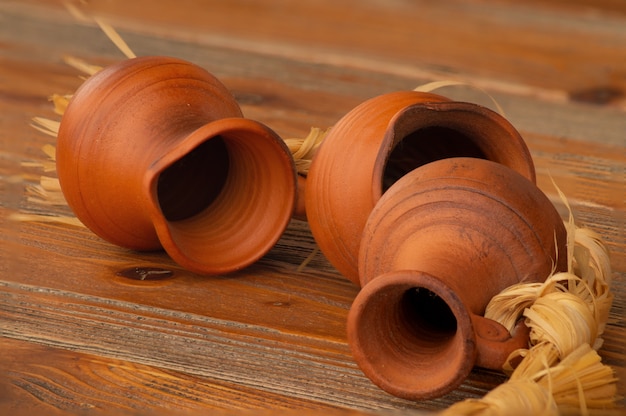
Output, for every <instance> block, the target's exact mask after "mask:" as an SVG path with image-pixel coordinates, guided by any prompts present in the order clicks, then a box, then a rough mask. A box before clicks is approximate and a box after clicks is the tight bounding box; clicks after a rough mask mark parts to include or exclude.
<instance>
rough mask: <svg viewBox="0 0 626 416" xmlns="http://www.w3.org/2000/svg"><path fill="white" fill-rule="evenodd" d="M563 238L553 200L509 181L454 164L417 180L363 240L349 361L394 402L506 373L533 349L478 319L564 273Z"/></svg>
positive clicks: (461, 161) (395, 191)
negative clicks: (518, 291)
mask: <svg viewBox="0 0 626 416" xmlns="http://www.w3.org/2000/svg"><path fill="white" fill-rule="evenodd" d="M565 234H566V233H565V228H564V225H563V222H562V220H561V218H560V217H559V215H558V213H557V212H556V210H555V208H554V206H553V205H552V204H551V203H550V201H549V200H548V198H547V197H546V196H545V195H544V194H543V193H542V192H541V191H540V190H539V189H538V188H537V187H536V186H535V185H534V184H533V183H532V182H531V181H529V180H528V179H526V178H525V177H523V176H522V175H520V174H518V173H517V172H515V171H513V170H512V169H510V168H508V167H506V166H503V165H501V164H497V163H494V162H491V161H487V160H481V159H472V158H451V159H445V160H440V161H435V162H432V163H430V164H427V165H424V166H422V167H420V168H417V169H415V170H414V171H412V172H410V173H409V174H407V175H405V176H404V177H403V178H401V179H400V180H398V181H397V182H396V183H395V184H394V185H393V186H392V187H391V188H390V189H389V190H388V191H387V192H386V193H385V194H384V195H383V196H382V198H381V199H380V201H379V202H378V203H377V204H376V207H375V208H374V210H373V211H372V213H371V215H370V217H369V219H368V221H367V224H366V226H365V229H364V232H363V239H362V243H361V248H360V254H359V271H360V274H361V284H362V285H363V288H362V290H361V291H360V292H359V294H358V295H357V297H356V299H355V301H354V303H353V305H352V307H351V309H350V313H349V317H348V340H349V343H350V346H351V348H352V351H353V354H354V358H355V360H356V361H357V363H358V364H359V366H360V367H361V369H362V370H363V372H364V373H365V374H366V375H367V376H368V377H369V378H370V379H371V380H372V381H374V383H376V384H377V385H379V386H380V387H381V388H383V389H384V390H386V391H388V392H389V393H391V394H394V395H396V396H400V397H404V398H408V399H426V398H433V397H437V396H441V395H443V394H445V393H447V392H449V391H451V390H453V389H454V388H456V387H457V386H458V385H459V384H461V382H462V381H463V380H464V379H465V378H466V377H467V375H468V374H469V372H470V370H471V369H472V367H473V366H474V365H478V366H481V367H486V368H491V369H501V368H502V364H503V363H504V361H505V359H506V358H507V357H508V355H509V353H511V352H512V351H513V350H515V349H518V348H523V347H526V346H527V343H528V329H527V328H526V327H525V325H524V324H523V323H521V322H520V323H518V325H517V327H516V328H515V330H514V332H513V334H512V336H511V335H510V334H509V333H508V331H507V330H506V329H505V328H504V327H502V326H501V325H500V324H498V323H496V322H495V321H492V320H489V319H486V318H484V317H482V315H483V314H484V311H485V307H486V306H487V304H488V302H489V301H490V300H491V298H492V297H493V296H494V295H496V294H497V293H499V292H500V291H501V290H502V289H504V288H506V287H508V286H510V285H513V284H515V283H518V282H539V281H544V280H545V279H546V278H547V277H548V276H549V274H550V272H551V271H552V270H564V269H565V268H566V256H565V252H566V251H565V250H566V249H565V242H566V235H565Z"/></svg>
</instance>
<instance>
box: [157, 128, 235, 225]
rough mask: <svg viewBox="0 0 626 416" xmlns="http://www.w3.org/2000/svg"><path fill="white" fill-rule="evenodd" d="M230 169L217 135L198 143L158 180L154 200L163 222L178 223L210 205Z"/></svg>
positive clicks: (224, 148) (222, 143)
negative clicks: (163, 218) (156, 202)
mask: <svg viewBox="0 0 626 416" xmlns="http://www.w3.org/2000/svg"><path fill="white" fill-rule="evenodd" d="M229 169H230V160H229V155H228V149H227V147H226V144H225V143H224V139H223V138H222V137H221V136H216V137H212V138H210V140H206V141H204V142H202V143H200V144H199V145H198V146H197V147H196V148H194V149H192V150H191V151H190V152H189V153H187V154H186V155H184V156H183V157H181V158H180V159H178V160H177V161H175V162H174V163H172V164H171V165H170V166H168V167H167V168H165V169H164V170H163V171H162V172H161V173H160V174H159V177H158V181H157V199H158V202H159V206H160V208H161V211H162V213H163V216H164V217H165V219H166V220H167V221H181V220H185V219H187V218H190V217H193V216H194V215H197V214H199V213H200V212H202V211H203V210H204V209H206V208H207V207H208V206H209V205H211V204H212V203H213V202H214V201H215V200H216V199H217V197H218V196H219V194H220V192H222V189H223V188H224V185H225V183H226V179H227V178H228V173H229Z"/></svg>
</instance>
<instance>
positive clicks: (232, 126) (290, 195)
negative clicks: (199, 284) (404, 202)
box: [57, 57, 296, 274]
mask: <svg viewBox="0 0 626 416" xmlns="http://www.w3.org/2000/svg"><path fill="white" fill-rule="evenodd" d="M57 171H58V175H59V180H60V183H61V188H62V190H63V193H64V195H65V197H66V199H67V202H68V204H69V205H70V207H71V208H72V210H73V211H74V212H75V214H76V216H77V217H78V218H79V219H80V220H81V221H82V222H83V223H84V224H85V225H86V226H87V227H89V228H90V229H91V230H92V231H93V232H95V233H96V234H97V235H99V236H100V237H102V238H104V239H105V240H108V241H110V242H112V243H114V244H117V245H119V246H123V247H127V248H131V249H135V250H154V249H158V248H160V247H163V248H164V249H165V250H166V251H167V252H168V253H169V254H170V256H171V257H172V258H173V259H174V260H175V261H177V262H178V263H179V264H181V265H182V266H184V267H186V268H188V269H190V270H193V271H196V272H199V273H209V274H213V273H225V272H230V271H233V270H237V269H240V268H242V267H244V266H246V265H248V264H250V263H252V262H253V261H255V260H257V259H258V258H259V257H261V256H262V255H263V254H265V253H266V252H267V251H268V250H269V249H270V248H271V247H272V245H273V244H274V243H275V242H276V241H277V240H278V238H279V237H280V235H281V233H282V232H283V231H284V229H285V227H286V226H287V224H288V222H289V220H290V218H291V215H292V213H293V208H294V204H295V196H296V175H295V167H294V163H293V158H292V157H291V154H290V153H289V150H288V148H287V146H286V145H285V144H284V142H283V141H282V140H281V139H280V138H279V137H278V136H277V135H276V134H275V133H274V132H273V131H272V130H270V129H269V128H267V127H265V126H264V125H262V124H260V123H257V122H255V121H252V120H247V119H244V118H243V117H242V114H241V110H240V108H239V106H238V104H237V102H236V101H235V99H234V98H233V96H232V95H231V94H230V93H229V92H228V90H227V89H226V87H224V85H222V84H221V83H220V82H219V81H218V80H217V79H216V78H215V77H214V76H212V75H211V74H209V73H208V72H207V71H205V70H204V69H202V68H200V67H198V66H196V65H193V64H191V63H189V62H185V61H181V60H178V59H173V58H166V57H142V58H136V59H131V60H127V61H123V62H120V63H119V64H116V65H112V66H110V67H108V68H105V69H104V70H102V71H101V72H99V73H97V74H96V75H94V76H93V77H91V78H89V79H88V80H87V81H86V82H85V83H84V84H83V85H82V86H81V87H80V88H79V89H78V91H77V92H76V94H75V95H74V97H73V99H72V100H71V102H70V104H69V106H68V108H67V111H66V113H65V114H64V116H63V119H62V121H61V126H60V129H59V135H58V145H57Z"/></svg>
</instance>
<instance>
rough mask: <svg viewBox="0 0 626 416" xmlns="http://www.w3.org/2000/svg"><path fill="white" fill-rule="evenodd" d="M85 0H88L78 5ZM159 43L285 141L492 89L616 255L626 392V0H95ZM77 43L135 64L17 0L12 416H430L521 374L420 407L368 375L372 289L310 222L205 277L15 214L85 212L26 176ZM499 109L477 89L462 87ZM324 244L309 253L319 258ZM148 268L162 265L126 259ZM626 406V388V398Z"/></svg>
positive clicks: (11, 97) (1, 61)
mask: <svg viewBox="0 0 626 416" xmlns="http://www.w3.org/2000/svg"><path fill="white" fill-rule="evenodd" d="M75 4H76V5H79V3H78V2H76V3H75ZM80 7H82V8H81V10H82V11H83V12H84V13H95V14H98V15H100V16H102V17H104V18H106V19H107V20H108V21H109V22H111V23H113V24H114V25H115V26H116V27H118V28H119V29H120V31H121V33H122V35H123V37H124V38H125V39H126V40H127V42H128V43H129V44H130V45H131V47H132V48H133V49H134V50H135V51H136V52H137V53H138V54H141V55H147V54H163V55H171V56H177V57H180V58H183V59H188V60H191V61H194V62H196V63H198V64H199V65H202V66H203V67H205V68H207V69H208V70H210V71H211V72H213V73H214V74H216V75H217V76H218V77H219V78H220V79H221V80H222V81H223V82H224V83H225V84H226V85H227V86H228V87H229V88H230V89H231V90H232V91H233V92H234V94H235V96H236V97H237V99H238V100H239V102H240V103H241V105H242V108H243V111H244V114H246V116H247V117H250V118H254V119H257V120H259V121H262V122H265V123H267V124H268V125H270V126H271V127H272V128H274V129H275V130H276V131H277V132H278V133H279V134H280V135H282V136H283V137H292V136H303V135H305V134H306V133H307V132H308V130H309V128H310V127H311V126H318V127H328V126H332V125H333V123H335V122H336V121H337V120H338V119H339V118H340V117H341V116H342V115H343V114H345V113H346V112H347V111H349V110H350V109H351V108H353V107H354V106H355V105H357V104H358V103H360V102H361V101H363V100H365V99H367V98H369V97H372V96H374V95H377V94H381V93H384V92H389V91H394V90H399V89H410V88H414V87H415V86H417V85H419V84H422V83H424V82H427V81H430V80H434V79H435V80H436V79H457V80H461V81H464V82H469V83H471V84H473V85H475V86H479V87H481V88H484V89H486V90H487V92H489V93H490V94H491V95H492V96H493V97H494V98H495V99H496V100H498V102H499V103H500V104H501V105H502V106H503V108H504V110H505V112H506V116H507V118H509V120H511V122H512V123H513V124H514V125H515V126H516V127H517V128H518V129H519V130H520V131H521V133H522V135H523V136H524V138H525V139H526V142H527V144H528V146H529V148H530V150H531V153H532V155H533V157H534V160H535V164H536V167H537V172H538V184H539V186H540V188H541V189H542V190H544V192H546V194H547V195H548V196H549V197H550V198H551V200H552V201H553V202H554V203H555V205H556V206H557V208H558V209H559V211H560V212H561V213H562V215H563V216H566V215H567V212H566V210H565V207H564V204H563V202H562V201H560V200H559V198H558V196H557V192H556V191H555V189H554V187H553V184H552V179H553V180H554V182H555V183H556V184H557V185H558V186H559V188H560V189H562V190H563V192H564V193H565V194H566V195H567V197H568V199H569V202H570V204H571V206H572V208H573V213H574V215H575V217H576V219H577V221H578V222H580V223H582V224H584V225H586V226H589V227H590V228H592V229H594V230H596V231H597V232H599V233H600V234H601V235H602V237H603V239H604V240H605V241H606V243H607V246H608V247H609V249H610V251H611V263H612V266H613V269H614V272H615V273H614V281H613V291H614V294H615V300H614V304H613V308H612V310H611V314H610V318H609V323H608V326H607V330H606V334H605V344H604V346H603V347H602V349H601V350H600V355H601V356H602V357H603V360H604V362H606V363H607V364H609V365H611V366H612V367H613V368H614V369H615V371H616V374H617V375H618V377H619V378H620V381H619V384H618V386H619V391H620V393H622V395H626V383H625V382H624V380H626V370H625V369H626V364H625V359H626V351H625V348H624V342H623V340H624V338H625V337H626V325H625V322H624V316H625V308H626V138H625V136H626V98H625V97H624V91H626V60H625V59H624V57H625V56H626V10H625V9H624V7H623V5H621V3H616V2H612V1H610V0H603V1H599V2H583V1H577V2H564V1H561V0H554V1H552V2H549V3H546V2H538V1H534V0H533V1H531V2H526V3H524V4H522V3H519V2H511V1H507V0H499V1H493V2H487V1H480V0H474V1H460V0H458V1H457V0H454V1H447V2H409V1H404V0H394V1H378V0H368V1H365V2H358V5H357V2H354V1H347V2H331V1H327V0H322V1H302V2H287V1H277V2H261V1H247V2H243V1H239V0H236V1H232V2H212V1H202V2H192V1H190V0H182V1H179V2H176V4H175V6H173V5H172V3H171V2H164V1H150V2H148V1H145V0H137V1H135V2H121V1H118V0H108V1H106V2H105V1H100V0H91V1H89V2H87V3H86V5H82V6H80ZM66 54H70V55H74V56H78V57H80V58H83V59H85V60H87V61H89V62H92V63H96V64H100V65H106V64H108V63H112V62H115V61H118V60H121V59H123V57H122V56H121V54H120V53H119V51H117V50H116V49H115V47H114V46H113V45H111V43H110V42H109V40H108V39H106V37H105V36H104V35H103V34H102V32H101V31H100V30H99V29H98V28H97V27H96V25H95V24H94V23H93V22H91V21H80V20H76V18H75V17H74V16H72V15H71V14H70V13H69V12H68V11H67V10H66V8H65V6H64V5H63V4H62V3H61V2H57V1H45V0H26V1H12V0H9V1H4V2H2V3H0V123H1V125H0V143H1V147H0V177H1V179H2V181H1V182H0V183H1V185H0V193H1V194H0V225H1V226H2V233H1V234H0V244H1V247H0V250H1V256H2V257H1V258H2V261H1V262H0V413H1V414H20V412H21V413H23V414H35V413H41V414H51V415H54V414H76V413H78V414H83V413H84V414H111V413H118V414H158V413H159V412H163V413H167V414H177V412H181V413H183V414H189V412H206V411H207V410H208V409H213V410H216V409H217V410H222V411H224V412H226V413H228V412H229V411H235V410H237V411H238V410H242V409H249V410H250V409H257V411H256V413H255V414H259V413H258V409H298V413H299V414H301V415H305V414H320V413H324V414H334V413H333V412H338V413H337V414H367V413H369V412H371V411H376V412H377V413H378V414H403V413H410V414H415V412H416V411H418V410H426V411H427V410H436V409H440V408H443V407H446V406H449V405H450V404H451V403H453V402H456V401H458V400H462V399H464V398H468V397H480V396H482V395H484V394H485V393H486V392H487V391H489V390H491V389H492V388H493V387H495V386H496V385H498V384H499V383H501V382H503V381H504V380H505V378H504V377H503V376H502V375H500V374H497V373H493V372H487V371H484V370H480V369H476V370H474V371H473V372H472V374H471V375H470V377H469V379H468V380H467V381H466V382H465V383H464V384H463V385H462V386H461V387H460V388H459V389H457V390H456V391H454V392H453V393H451V394H449V395H448V396H446V397H443V398H440V399H437V400H432V401H426V402H409V401H405V400H400V399H397V398H394V397H392V396H389V395H388V394H386V393H384V392H383V391H381V390H380V389H378V388H377V387H376V386H374V385H373V384H372V383H371V382H369V380H367V379H366V378H365V377H364V376H363V375H362V373H361V372H360V371H359V369H358V368H357V366H356V365H355V363H354V362H353V360H352V358H351V355H350V351H349V347H348V345H347V342H346V336H345V319H346V315H347V312H348V310H349V307H350V305H351V302H352V299H353V298H354V296H355V295H356V293H357V290H358V289H357V288H356V287H354V286H353V285H352V284H351V283H349V282H348V281H347V280H346V279H344V278H343V277H342V276H340V275H339V274H338V273H337V271H336V270H335V269H334V268H333V267H332V266H331V265H330V264H329V263H328V262H327V261H326V260H325V259H324V257H323V255H322V254H321V253H319V252H317V253H315V251H314V250H315V242H314V240H313V237H312V235H311V233H310V232H309V230H308V227H307V224H306V223H304V222H301V221H297V220H294V221H292V223H291V224H290V226H289V228H288V230H287V231H286V233H285V234H284V236H283V238H282V239H281V240H280V241H279V243H278V244H277V245H276V247H274V249H273V250H271V251H270V252H269V253H268V254H267V255H266V256H265V257H264V258H263V259H262V260H261V261H259V262H258V263H257V264H255V265H253V266H251V267H250V268H248V269H246V270H244V271H242V272H239V273H236V274H233V275H228V276H214V277H206V276H198V275H194V274H192V273H189V272H187V271H185V270H183V269H181V268H180V267H178V266H177V265H176V264H175V263H173V262H172V261H171V260H170V259H169V258H168V257H167V256H166V255H165V254H164V253H160V252H154V253H136V252H131V251H127V250H123V249H120V248H117V247H114V246H112V245H110V244H108V243H106V242H104V241H102V240H100V239H99V238H97V237H96V236H95V235H93V234H92V233H91V232H90V231H89V230H87V229H85V228H82V227H71V226H65V225H59V224H54V223H34V222H27V223H20V222H15V221H12V220H10V219H9V216H10V215H11V214H12V213H16V212H26V213H36V214H56V215H69V214H70V212H69V210H68V208H67V207H62V206H49V205H42V204H37V203H35V202H32V201H29V200H27V199H26V196H25V193H24V189H25V187H26V186H27V185H32V184H34V183H36V182H37V181H38V179H39V176H40V175H41V174H42V172H41V171H40V170H38V169H36V168H24V167H22V166H21V165H20V162H22V161H31V162H32V161H40V160H42V159H43V158H44V155H43V154H42V152H41V147H42V146H43V145H44V144H46V143H53V139H52V138H51V137H48V136H45V135H42V134H40V133H38V132H36V131H35V130H34V129H32V128H31V127H30V126H29V123H30V119H31V118H32V117H34V116H45V117H50V118H55V117H57V116H56V115H54V114H53V113H52V110H51V107H50V103H49V102H48V100H47V97H48V96H49V95H50V94H52V93H71V92H72V91H74V90H75V89H76V88H77V87H78V86H79V85H80V83H81V80H80V78H79V77H78V75H79V74H78V72H77V71H76V70H73V69H71V68H69V67H68V66H67V65H65V64H64V63H63V61H62V57H63V56H64V55H66ZM441 92H442V93H444V94H446V95H450V96H452V97H453V98H456V99H462V100H471V101H478V102H481V103H483V104H485V105H491V104H490V102H489V99H488V98H487V97H486V96H485V95H484V93H483V92H481V91H479V90H476V89H473V88H452V89H445V90H442V91H441ZM312 253H313V257H312V261H311V262H310V263H309V264H308V265H307V266H306V267H304V268H302V269H301V268H300V265H301V264H302V262H303V261H304V260H305V259H307V257H308V256H309V255H310V254H312ZM135 267H154V268H159V269H161V270H166V271H170V272H171V273H172V274H171V276H168V277H166V278H163V279H155V280H150V279H148V280H143V281H142V280H134V279H129V278H126V277H123V276H120V275H119V273H120V272H121V271H124V270H127V269H131V268H135ZM620 406H621V409H622V410H623V409H624V406H625V402H624V399H622V400H621V401H620Z"/></svg>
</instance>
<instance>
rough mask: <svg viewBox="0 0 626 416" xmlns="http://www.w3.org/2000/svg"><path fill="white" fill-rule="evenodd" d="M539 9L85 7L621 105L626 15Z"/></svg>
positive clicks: (370, 63) (143, 27) (218, 38)
mask: <svg viewBox="0 0 626 416" xmlns="http://www.w3.org/2000/svg"><path fill="white" fill-rule="evenodd" d="M31 1H32V0H31ZM35 3H38V2H37V1H35ZM561 5H562V3H561ZM533 6H534V7H528V6H526V5H524V4H523V3H519V2H511V1H506V2H496V3H494V2H484V1H473V2H467V1H460V0H457V1H447V2H436V3H428V4H426V3H411V2H381V1H369V2H365V3H364V2H360V1H344V2H333V1H330V0H324V1H316V2H297V3H294V2H290V1H288V0H282V1H279V2H271V3H266V2H261V1H257V2H249V1H246V2H244V1H235V2H228V3H223V2H204V3H198V2H195V1H193V0H184V1H181V2H178V3H177V5H176V7H175V8H169V7H168V6H167V5H166V4H165V3H164V4H161V3H155V2H150V1H145V0H144V1H136V2H133V3H128V2H122V1H110V0H109V1H97V0H96V1H90V2H89V5H88V7H86V8H83V9H82V10H83V11H84V12H85V13H86V14H88V15H89V14H95V15H98V16H102V17H104V18H106V19H107V20H108V21H109V22H111V23H113V24H115V25H116V26H118V27H119V28H120V29H124V30H128V31H132V32H140V33H147V34H151V35H156V36H163V35H166V36H167V37H168V38H175V39H180V40H184V41H186V42H194V43H199V44H201V45H204V46H213V47H215V46H219V47H228V48H232V49H238V50H245V51H248V52H260V53H262V54H264V55H278V56H287V57H290V58H295V59H297V60H299V61H303V62H311V63H320V62H323V63H327V64H331V65H333V66H341V67H358V68H361V69H367V70H376V71H382V72H385V73H391V74H395V75H403V76H410V75H411V74H413V75H414V76H420V75H422V76H426V77H434V78H435V79H441V78H458V77H461V78H463V79H465V80H466V81H472V82H473V83H475V84H477V85H481V86H484V87H490V88H491V89H499V90H503V91H516V92H519V93H521V92H524V91H526V93H529V94H539V95H543V96H545V97H554V98H558V99H570V98H571V99H580V100H583V101H592V102H593V101H596V102H598V101H599V102H602V103H614V104H615V105H617V106H620V107H623V106H624V103H625V100H626V97H625V95H624V94H625V91H626V88H625V87H626V81H625V79H626V78H625V77H624V76H625V74H626V63H625V62H626V61H625V60H624V59H623V57H624V56H625V48H626V30H624V27H625V19H626V16H624V15H623V14H615V13H612V12H611V9H610V7H608V6H607V7H606V8H605V9H606V10H607V12H604V13H600V14H599V15H598V14H593V13H581V12H580V11H579V9H578V8H576V7H573V8H566V7H561V8H559V9H557V10H554V9H553V8H552V7H550V6H549V5H547V6H546V5H545V3H541V4H540V3H539V2H535V3H534V4H533ZM600 10H602V9H600ZM190 11H193V12H190ZM400 16H401V18H400ZM452 22H453V23H452ZM209 28H210V29H209ZM571 45H575V47H572V46H571ZM599 62H601V63H602V64H599Z"/></svg>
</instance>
